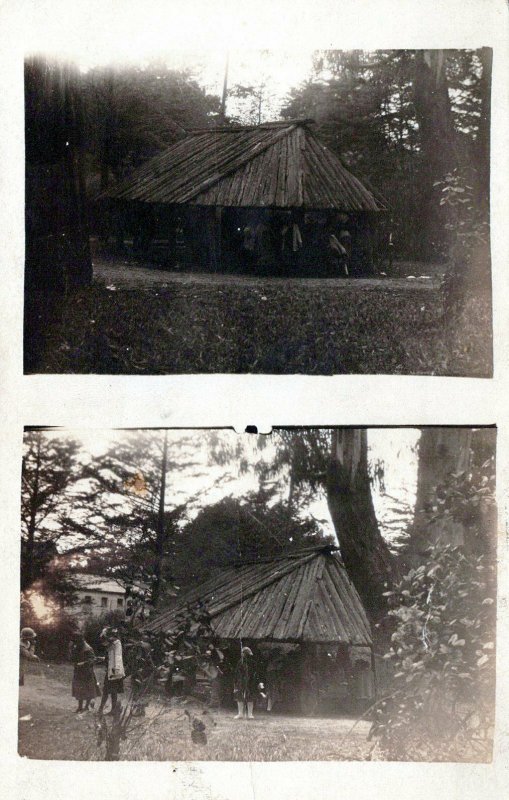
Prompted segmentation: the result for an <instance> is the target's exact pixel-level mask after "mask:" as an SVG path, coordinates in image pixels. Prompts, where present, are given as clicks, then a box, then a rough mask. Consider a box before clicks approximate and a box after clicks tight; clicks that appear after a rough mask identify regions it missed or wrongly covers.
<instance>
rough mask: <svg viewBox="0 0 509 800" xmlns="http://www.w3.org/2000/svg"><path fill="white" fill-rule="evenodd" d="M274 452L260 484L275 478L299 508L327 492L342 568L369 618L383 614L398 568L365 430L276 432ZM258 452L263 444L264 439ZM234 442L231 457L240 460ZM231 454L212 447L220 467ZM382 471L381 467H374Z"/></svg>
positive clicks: (264, 464) (263, 465) (261, 468)
mask: <svg viewBox="0 0 509 800" xmlns="http://www.w3.org/2000/svg"><path fill="white" fill-rule="evenodd" d="M270 443H271V445H272V446H273V447H274V448H275V453H274V454H273V456H272V457H271V458H270V460H267V461H264V460H263V459H260V460H259V462H258V464H257V466H256V468H255V469H256V471H257V472H258V474H259V476H260V479H261V480H262V481H268V480H269V479H276V480H278V481H279V486H281V485H285V486H287V487H288V500H287V504H288V507H289V508H292V507H293V506H295V507H296V508H299V506H302V504H303V503H304V502H305V501H308V500H309V499H311V498H312V497H314V496H315V495H316V494H317V493H318V492H325V493H326V497H327V502H328V505H329V510H330V513H331V517H332V520H333V523H334V529H335V533H336V536H337V539H338V544H339V547H340V551H341V556H342V558H343V561H344V563H345V567H346V570H347V572H348V574H349V576H350V578H351V580H352V582H353V583H354V585H355V588H356V589H357V591H358V592H359V595H360V597H361V599H362V600H363V603H364V605H365V607H366V610H367V611H368V614H369V615H370V616H371V619H372V620H373V621H374V622H376V623H378V622H380V621H381V619H382V618H383V617H384V616H385V605H386V603H385V600H384V596H383V593H384V591H385V589H386V588H387V586H388V585H391V582H392V580H393V578H394V576H395V575H397V564H396V561H395V559H394V557H393V555H392V554H391V552H390V550H389V547H388V545H387V543H386V542H385V540H384V539H383V537H382V535H381V533H380V531H379V528H378V523H377V520H376V516H375V511H374V507H373V500H372V496H371V482H372V480H373V479H374V476H373V475H370V471H369V467H368V458H367V431H366V430H365V429H360V428H336V429H332V430H331V429H313V430H311V429H309V430H299V431H296V430H274V431H273V433H272V436H271V439H270ZM259 445H260V447H261V448H264V447H266V446H267V442H266V441H265V440H264V438H263V437H261V438H260V439H259ZM239 447H240V448H241V444H240V442H239V443H238V444H237V449H236V451H235V457H236V458H239V457H240V455H241V454H240V452H239V450H238V448H239ZM233 456H234V453H233V451H232V450H229V449H228V448H221V447H219V448H216V449H215V450H214V447H213V448H212V457H213V458H215V459H218V460H219V462H220V463H224V462H225V461H227V460H228V459H229V458H232V457H233ZM378 469H380V465H378Z"/></svg>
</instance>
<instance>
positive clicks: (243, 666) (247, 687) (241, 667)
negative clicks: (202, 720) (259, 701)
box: [233, 647, 259, 719]
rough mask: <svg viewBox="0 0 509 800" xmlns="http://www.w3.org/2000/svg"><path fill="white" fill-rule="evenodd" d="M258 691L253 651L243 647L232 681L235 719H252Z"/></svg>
mask: <svg viewBox="0 0 509 800" xmlns="http://www.w3.org/2000/svg"><path fill="white" fill-rule="evenodd" d="M258 689H259V686H258V680H257V676H256V667H255V663H254V657H253V651H252V650H251V648H250V647H243V648H242V650H241V652H240V660H239V662H238V664H237V667H236V669H235V675H234V680H233V699H234V700H235V701H236V703H237V709H238V713H237V715H236V717H235V719H241V718H242V717H244V716H247V719H253V708H254V699H255V697H256V694H257V692H258Z"/></svg>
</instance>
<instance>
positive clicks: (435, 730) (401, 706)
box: [372, 547, 495, 761]
mask: <svg viewBox="0 0 509 800" xmlns="http://www.w3.org/2000/svg"><path fill="white" fill-rule="evenodd" d="M494 582H495V567H494V566H493V564H492V563H491V562H490V561H489V560H488V559H487V558H486V557H485V556H478V557H468V556H467V555H465V553H464V552H462V551H461V550H460V549H458V548H452V547H445V548H443V549H441V550H440V551H438V552H435V554H434V555H433V557H432V559H430V561H429V562H428V563H427V564H426V565H421V566H420V567H418V568H417V569H416V570H411V571H410V572H409V573H408V574H407V575H406V576H405V577H404V578H403V579H402V580H401V582H400V583H399V584H397V585H396V586H395V588H394V589H393V590H392V591H390V592H387V597H388V598H389V600H390V602H391V604H392V606H393V608H392V610H391V611H390V612H389V613H390V614H391V615H392V617H393V619H394V621H395V623H396V630H395V631H394V633H393V635H392V644H391V650H390V652H389V653H388V654H387V655H386V658H387V659H388V660H389V661H390V663H391V666H392V670H393V678H392V682H391V684H390V685H389V686H388V687H387V692H386V694H387V696H386V697H385V699H384V700H383V701H382V702H381V704H380V705H379V707H378V709H377V712H376V718H375V723H374V727H373V732H372V735H374V736H376V737H377V738H378V740H379V743H380V747H381V750H382V753H383V754H384V756H385V757H387V758H390V759H397V760H425V761H469V760H480V761H483V760H487V759H489V757H490V749H491V735H492V728H493V709H494V681H495V645H494V637H495V587H494Z"/></svg>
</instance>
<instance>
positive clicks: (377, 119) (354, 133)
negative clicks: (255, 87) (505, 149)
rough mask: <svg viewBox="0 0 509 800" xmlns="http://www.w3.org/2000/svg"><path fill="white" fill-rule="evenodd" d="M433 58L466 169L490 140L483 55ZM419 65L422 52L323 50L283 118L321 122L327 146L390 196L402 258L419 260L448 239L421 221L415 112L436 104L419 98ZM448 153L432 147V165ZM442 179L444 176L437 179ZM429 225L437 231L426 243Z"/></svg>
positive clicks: (421, 165) (421, 140) (423, 155)
mask: <svg viewBox="0 0 509 800" xmlns="http://www.w3.org/2000/svg"><path fill="white" fill-rule="evenodd" d="M430 52H432V53H433V67H435V66H438V67H439V68H440V70H441V73H442V78H443V80H444V81H445V82H446V85H447V90H448V102H449V105H450V108H449V109H448V110H449V112H450V118H451V122H452V126H453V131H454V145H453V150H454V156H455V158H456V159H457V161H458V164H459V166H461V167H462V168H464V167H466V166H470V165H472V163H473V164H480V162H481V160H482V158H483V153H481V149H482V147H481V141H482V135H484V136H485V133H484V131H481V130H480V128H481V125H480V119H481V117H482V114H483V110H484V105H485V104H486V81H485V80H483V77H485V76H483V70H484V69H485V61H484V60H483V57H482V56H483V54H482V51H474V50H447V51H430ZM421 58H423V55H422V53H420V52H417V53H416V51H413V50H377V51H361V50H353V51H348V52H344V51H337V50H336V51H331V50H322V51H317V52H316V53H315V56H314V63H313V72H312V75H311V76H310V78H309V79H308V80H307V81H306V82H304V83H303V84H302V85H301V86H300V87H296V88H294V89H292V90H291V92H290V93H289V98H288V103H287V105H286V107H284V108H283V111H282V114H283V116H284V117H286V118H292V117H312V118H315V119H316V120H317V124H318V132H319V134H320V136H321V137H322V138H323V139H324V140H325V141H326V143H327V144H328V146H329V147H331V149H332V150H334V151H335V152H336V153H337V154H338V155H339V156H341V157H342V158H344V160H345V161H346V162H347V164H348V165H350V166H352V167H353V168H354V169H355V171H356V172H357V173H358V174H359V176H360V177H362V178H363V179H364V180H365V181H367V182H368V183H371V184H372V185H373V186H374V187H375V189H376V190H378V191H380V192H381V193H382V194H383V195H384V196H385V198H386V199H387V200H388V203H389V207H390V209H391V217H392V219H391V226H392V232H393V238H394V242H395V249H396V253H397V254H398V255H399V256H400V257H401V256H403V257H404V258H413V259H415V258H426V259H429V258H433V257H437V256H439V255H440V250H441V248H443V244H444V233H445V232H444V231H443V230H440V229H439V227H441V224H442V223H440V224H439V225H437V224H436V220H435V219H433V221H432V220H431V215H430V219H429V220H428V219H426V220H424V221H423V220H422V211H423V208H425V207H426V206H427V203H428V200H429V198H428V185H427V184H428V175H429V171H430V163H429V162H430V157H429V152H428V151H429V150H430V148H429V146H428V145H429V142H428V140H427V138H426V132H425V131H423V130H422V129H421V124H420V122H421V121H422V116H421V118H420V119H419V117H418V114H417V111H418V110H419V112H420V113H421V115H424V116H426V115H428V116H429V113H431V105H432V104H433V101H434V97H433V91H431V92H429V91H427V90H426V88H425V90H424V92H423V93H421V94H419V95H418V96H417V93H418V87H417V86H416V75H418V76H419V75H421V74H422V69H421V66H420V64H419V63H418V61H419V59H421ZM435 77H438V76H435ZM488 82H489V81H488ZM427 89H428V90H429V89H430V86H428V87H427ZM435 89H436V84H435ZM418 101H420V102H418ZM428 112H429V113H428ZM430 133H431V136H433V134H434V131H433V130H431V131H430ZM446 147H447V145H446V142H445V141H440V140H439V141H437V142H436V144H433V146H432V150H431V155H432V156H433V158H434V157H435V155H436V157H437V159H438V160H440V158H441V157H442V155H444V156H445V155H446V152H445V151H446ZM439 172H440V170H439ZM443 177H444V175H443V172H442V173H441V174H438V175H435V176H434V177H433V180H442V179H443ZM477 182H478V183H481V184H483V185H484V190H486V182H487V176H486V175H484V174H481V173H479V174H478V176H477ZM435 204H438V200H437V199H436V197H434V198H433V205H435ZM437 210H438V209H437ZM429 224H432V226H433V230H431V231H430V234H431V235H430V237H429V242H428V241H426V243H425V241H424V240H425V238H426V240H427V239H428V237H427V236H426V237H424V236H423V233H424V228H425V227H426V225H429ZM423 246H424V249H423ZM430 246H431V249H430Z"/></svg>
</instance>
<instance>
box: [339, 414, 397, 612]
mask: <svg viewBox="0 0 509 800" xmlns="http://www.w3.org/2000/svg"><path fill="white" fill-rule="evenodd" d="M327 502H328V506H329V511H330V514H331V517H332V521H333V523H334V528H335V530H336V535H337V538H338V542H339V547H340V551H341V557H342V558H343V561H344V564H345V567H346V570H347V572H348V575H349V577H350V579H351V580H352V583H353V584H354V586H355V588H356V589H357V591H358V593H359V595H360V598H361V600H362V602H363V604H364V607H365V609H366V611H367V613H368V614H369V617H370V619H371V621H372V622H373V623H377V622H379V621H380V620H381V619H382V618H383V617H384V615H385V613H386V610H387V606H386V601H385V598H384V597H383V593H384V592H385V591H387V588H388V587H389V586H390V585H391V584H392V582H393V581H394V580H395V578H396V577H397V575H396V564H395V560H394V559H393V557H392V555H391V553H390V551H389V548H388V546H387V544H386V542H385V540H384V539H383V537H382V535H381V534H380V531H379V530H378V523H377V520H376V516H375V509H374V506H373V500H372V497H371V485H370V481H369V475H368V453H367V432H366V431H365V430H360V429H354V428H342V429H341V428H339V429H337V430H334V431H333V432H332V449H331V459H330V464H329V470H328V476H327Z"/></svg>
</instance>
